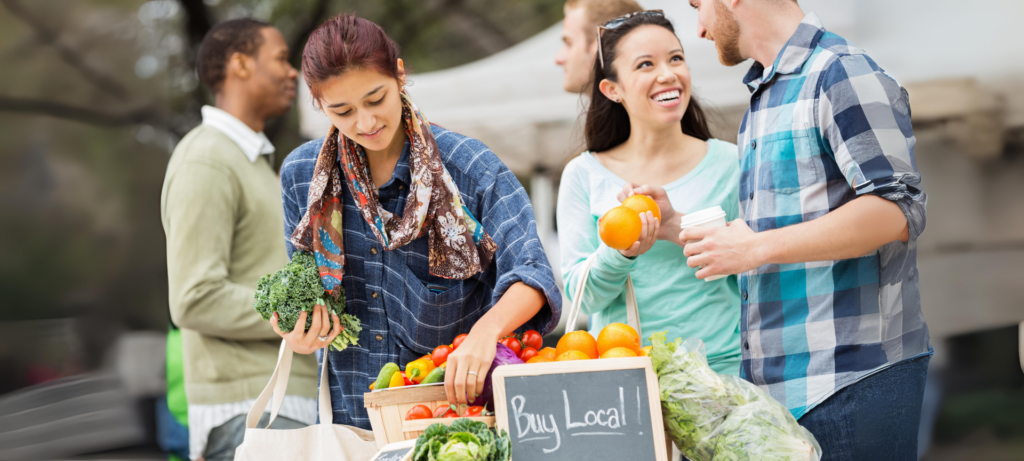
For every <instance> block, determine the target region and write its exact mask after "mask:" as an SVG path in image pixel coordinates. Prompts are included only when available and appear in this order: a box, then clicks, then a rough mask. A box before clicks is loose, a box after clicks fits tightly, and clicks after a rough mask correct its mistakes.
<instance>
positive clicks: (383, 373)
mask: <svg viewBox="0 0 1024 461" xmlns="http://www.w3.org/2000/svg"><path fill="white" fill-rule="evenodd" d="M395 373H398V365H397V364H394V363H390V362H389V363H387V364H385V365H384V367H383V368H381V369H380V373H379V374H377V381H376V382H375V383H374V384H373V389H374V390H379V389H387V388H388V386H389V385H390V384H391V377H392V376H394V374H395Z"/></svg>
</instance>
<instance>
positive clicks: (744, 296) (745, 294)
mask: <svg viewBox="0 0 1024 461" xmlns="http://www.w3.org/2000/svg"><path fill="white" fill-rule="evenodd" d="M743 300H744V301H746V300H747V292H746V291H744V292H743Z"/></svg>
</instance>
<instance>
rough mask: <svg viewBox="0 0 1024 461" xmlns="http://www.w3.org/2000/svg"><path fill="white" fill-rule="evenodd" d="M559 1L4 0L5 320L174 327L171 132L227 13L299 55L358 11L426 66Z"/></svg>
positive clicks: (187, 121) (540, 22) (502, 37)
mask: <svg viewBox="0 0 1024 461" xmlns="http://www.w3.org/2000/svg"><path fill="white" fill-rule="evenodd" d="M562 3H563V0H382V1H365V0H363V1H357V0H149V1H146V0H81V1H74V2H69V1H57V0H49V1H40V0H0V68H3V69H4V71H3V72H0V141H2V142H0V255H2V257H0V293H2V294H3V295H2V296H3V301H2V302H0V305H2V306H3V309H2V310H0V321H10V320H22V319H38V318H58V317H70V316H86V317H89V318H92V319H100V321H99V322H96V321H91V323H90V325H92V326H93V327H95V328H99V327H98V325H104V324H119V325H123V326H127V327H129V328H152V329H159V328H163V326H164V323H165V321H166V303H167V301H166V299H167V298H166V297H167V291H166V271H165V260H166V259H165V254H164V241H163V230H162V228H161V225H160V212H159V206H160V203H159V201H160V187H161V184H162V182H163V173H164V168H165V167H166V163H167V159H168V155H169V153H170V151H171V150H172V149H173V146H174V144H175V143H176V142H177V140H178V139H180V137H181V136H183V135H184V134H185V133H187V132H188V131H189V130H190V129H191V128H193V127H194V126H195V125H196V124H198V123H199V121H200V117H199V109H200V107H201V106H202V105H203V104H206V103H210V102H211V101H212V98H211V96H210V95H209V94H208V92H207V91H206V90H205V89H203V88H202V87H201V86H200V85H199V84H198V79H197V77H196V73H195V71H194V61H195V52H196V49H197V47H198V44H199V42H200V41H201V40H202V37H203V36H204V35H205V34H206V32H207V31H208V30H209V29H210V27H211V26H212V25H213V24H215V23H217V22H218V21H222V20H225V19H230V18H235V17H242V16H251V17H256V18H258V19H262V20H266V21H268V22H270V23H271V24H273V25H274V26H276V27H278V28H279V29H280V30H281V31H282V33H284V35H285V37H286V38H287V39H288V41H289V43H290V44H291V48H292V58H291V59H292V62H293V63H294V64H295V65H296V66H298V64H299V62H300V57H301V53H302V46H303V45H304V44H305V41H306V39H307V37H308V35H309V34H310V33H311V32H312V31H313V29H315V28H316V27H317V26H318V25H319V24H320V23H321V22H322V21H323V20H325V19H326V18H328V17H330V16H333V15H335V14H338V13H340V12H352V13H356V14H358V15H360V16H362V17H365V18H367V19H370V20H372V21H374V22H376V23H378V24H380V25H381V26H382V27H384V28H385V30H387V32H388V33H389V34H390V35H391V36H392V37H393V38H394V39H395V40H396V41H397V42H398V43H399V45H400V46H401V48H402V56H403V58H404V59H405V61H406V63H407V66H408V67H409V68H410V69H411V71H412V72H414V73H415V72H428V71H432V70H437V69H443V68H448V67H451V66H456V65H460V64H463V63H467V62H471V61H474V60H477V59H480V58H483V57H486V56H488V55H490V54H493V53H495V52H497V51H500V50H502V49H505V48H507V47H509V46H511V45H513V44H515V43H517V42H519V41H521V40H523V39H526V38H528V37H530V36H532V35H534V34H536V33H537V32H539V31H541V30H543V29H544V28H546V27H548V26H550V25H552V24H554V23H555V22H556V21H558V20H560V19H561V6H562ZM297 126H298V120H297V115H296V111H295V110H292V111H291V112H290V113H288V114H287V115H285V116H283V117H281V118H279V119H278V120H276V121H274V122H273V123H271V124H270V125H268V127H267V132H268V135H270V136H271V139H272V140H273V142H274V144H275V146H277V149H278V152H279V154H281V155H278V156H277V159H278V161H281V160H283V158H284V156H285V155H284V154H287V153H288V152H290V151H291V150H292V149H293V148H294V147H296V146H297V145H298V144H299V143H301V142H303V141H304V140H303V139H301V137H300V136H299V134H298V130H297ZM91 328H92V327H91ZM0 355H3V354H2V353H0ZM0 358H2V357H0Z"/></svg>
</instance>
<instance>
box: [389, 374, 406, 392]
mask: <svg viewBox="0 0 1024 461" xmlns="http://www.w3.org/2000/svg"><path fill="white" fill-rule="evenodd" d="M404 385H405V376H402V373H395V374H393V375H391V382H390V383H388V389H391V388H394V387H402V386H404Z"/></svg>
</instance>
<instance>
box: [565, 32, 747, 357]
mask: <svg viewBox="0 0 1024 461" xmlns="http://www.w3.org/2000/svg"><path fill="white" fill-rule="evenodd" d="M619 22H620V23H621V24H620V25H618V26H617V27H615V26H614V24H615V23H616V21H615V20H613V21H611V22H610V23H609V24H608V25H611V26H612V28H610V29H607V28H606V29H605V30H604V31H603V33H602V36H601V42H600V44H599V46H600V47H601V51H602V53H601V55H600V56H601V57H599V58H598V60H597V62H596V63H595V66H594V76H595V78H594V83H593V89H592V95H591V106H590V108H589V110H588V113H587V123H586V137H587V149H588V150H587V151H586V152H584V153H583V154H581V155H580V156H579V157H577V158H575V159H573V160H572V161H571V162H569V164H568V165H567V166H566V168H565V171H564V172H563V173H562V181H561V185H560V188H559V193H558V216H557V218H558V228H559V229H560V233H559V237H560V238H559V240H560V242H559V243H560V245H559V246H560V248H559V249H560V251H561V270H562V277H563V279H564V280H565V285H566V290H565V291H566V293H568V294H569V295H570V296H572V295H573V294H575V293H576V290H577V288H578V286H579V283H580V282H581V280H580V278H581V274H582V272H583V267H584V263H585V262H586V260H587V258H588V257H590V256H591V255H593V254H595V253H596V259H595V261H594V264H593V267H592V269H591V272H590V277H589V279H588V281H587V286H586V290H585V291H584V295H583V300H582V301H583V302H582V312H583V313H585V314H588V315H590V319H591V330H592V333H597V332H599V331H600V329H601V328H603V327H604V326H605V325H607V324H609V323H614V322H622V323H625V322H626V303H625V290H624V287H625V283H626V277H627V276H632V279H633V284H634V287H635V293H636V297H637V305H638V306H639V314H640V326H641V329H642V330H643V334H644V336H646V337H645V338H644V344H645V345H649V344H650V341H649V340H648V338H647V337H649V336H650V334H651V333H654V332H658V331H668V338H669V339H673V338H676V337H682V338H684V339H685V338H691V337H692V338H700V339H702V340H703V341H704V343H705V346H706V352H707V355H708V362H709V363H710V365H711V367H712V368H713V369H714V370H715V371H717V372H719V373H727V374H731V375H738V374H739V364H740V326H739V320H740V299H739V289H738V285H737V280H736V276H735V275H731V276H728V277H725V278H722V279H719V280H715V281H710V282H705V281H703V280H699V279H697V277H696V276H695V274H696V269H691V268H690V267H688V266H687V265H686V257H685V256H684V255H683V247H682V245H681V243H680V242H679V241H678V238H679V220H680V217H681V216H682V215H683V213H692V212H694V211H699V210H702V209H705V208H711V207H715V206H720V207H722V209H723V210H724V211H725V213H726V220H729V221H731V220H733V219H736V218H738V217H739V216H738V214H739V211H738V210H739V197H738V195H737V194H738V192H737V190H738V184H739V162H738V159H737V150H736V146H735V145H733V144H730V143H727V142H724V141H719V140H717V139H710V137H711V136H710V134H709V131H708V128H707V123H706V121H705V118H704V114H703V112H702V111H701V108H700V106H699V105H698V103H697V101H696V100H695V99H693V98H692V97H691V96H692V93H691V91H692V87H691V84H690V75H689V70H688V68H687V66H686V62H685V59H684V55H683V50H682V46H681V45H680V43H679V40H678V38H676V36H675V33H674V30H673V28H672V24H671V23H670V22H669V21H668V20H667V19H665V17H664V16H662V15H660V13H657V12H644V13H640V14H637V15H635V16H632V17H630V18H628V19H626V20H625V21H619ZM637 184H647V185H648V186H643V187H642V188H638V187H637V186H636V185H637ZM633 192H636V193H645V194H648V195H651V196H652V197H653V198H654V199H655V201H657V202H658V205H659V207H660V208H661V213H662V220H663V222H658V221H657V220H656V219H654V218H653V216H652V215H646V216H641V219H642V221H643V223H644V224H643V230H642V231H641V236H640V239H639V240H638V241H637V242H636V243H634V244H633V246H632V247H631V248H629V249H627V250H621V251H620V250H615V249H612V248H610V247H608V246H607V245H605V244H604V243H602V242H601V239H600V238H599V237H598V224H597V220H598V219H599V218H600V217H601V216H603V215H604V214H605V213H606V212H607V211H608V210H610V209H611V208H613V207H616V206H618V205H620V203H619V202H620V200H621V199H623V198H624V197H625V196H626V195H629V194H631V193H633Z"/></svg>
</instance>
